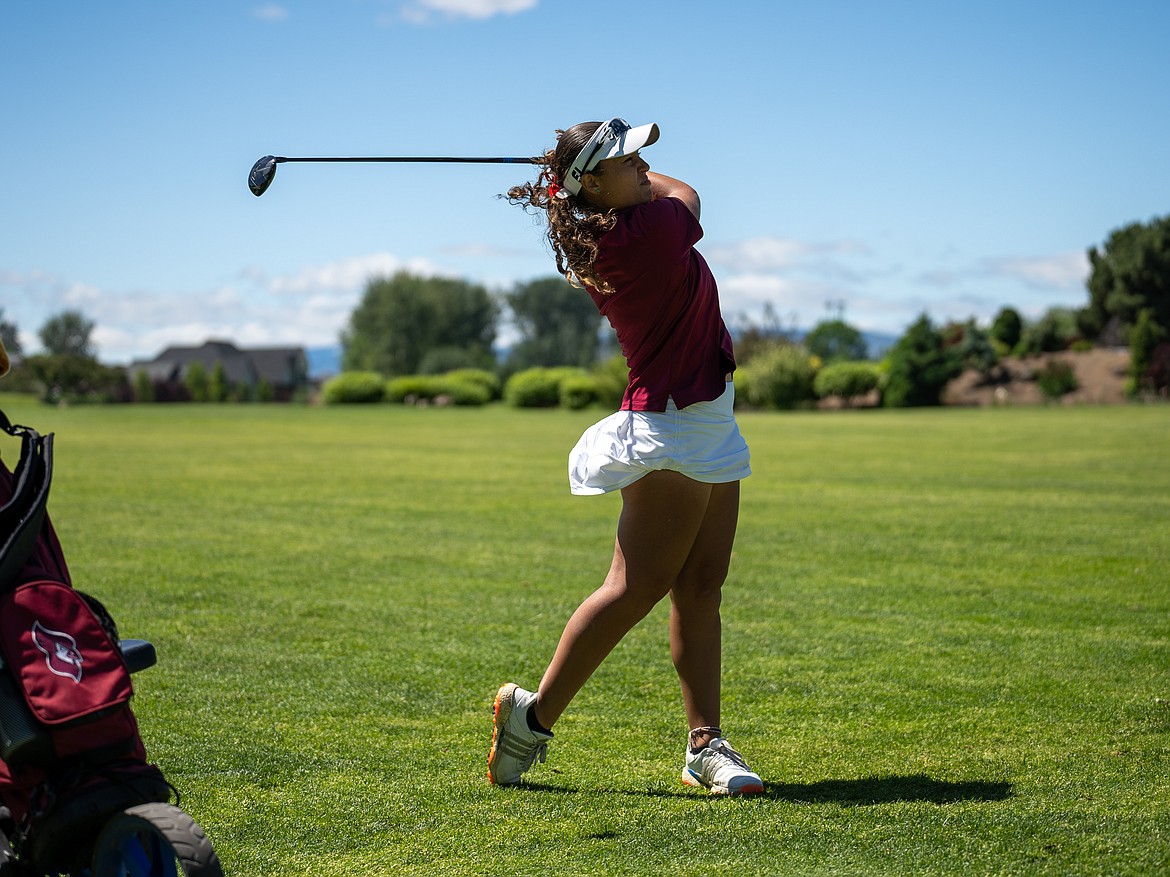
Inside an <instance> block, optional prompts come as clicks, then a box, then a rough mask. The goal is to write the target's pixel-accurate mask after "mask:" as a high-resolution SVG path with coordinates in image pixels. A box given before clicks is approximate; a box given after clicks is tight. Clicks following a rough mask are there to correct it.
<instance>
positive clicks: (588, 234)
mask: <svg viewBox="0 0 1170 877" xmlns="http://www.w3.org/2000/svg"><path fill="white" fill-rule="evenodd" d="M600 127H601V122H582V123H581V124H580V125H574V126H573V127H572V128H569V129H568V130H567V131H557V145H556V146H555V147H554V148H552V149H550V150H549V151H548V152H546V153H545V154H544V170H543V171H542V172H541V174H540V177H539V178H538V179H537V180H536V182H533V183H524V184H522V185H519V186H513V187H512V188H511V189H509V190H508V194H507V195H506V196H504V197H506V198H507V199H508V201H509V202H510V203H512V204H517V205H519V206H521V207H523V208H524V209H525V210H530V209H531V208H540V209H542V210H544V211H545V212H546V214H547V218H548V241H549V243H550V244H551V245H552V250H553V256H554V257H555V258H556V260H557V271H558V272H559V273H560V274H562V275H564V277H565V279H566V280H568V281H569V283H570V284H571V285H572V286H575V287H578V288H580V287H582V286H592V287H593V288H594V289H596V290H598V291H599V292H601V293H604V294H605V295H609V294H610V293H612V292H613V287H611V286H610V285H609V283H608V282H606V280H605V279H604V278H603V277H599V276H598V275H597V274H596V272H595V271H594V268H593V262H594V260H595V259H596V258H597V242H598V241H599V240H601V236H602V235H604V234H605V233H606V232H607V231H609V230H610V229H611V228H613V226H614V223H615V222H617V214H616V213H615V212H614V211H612V210H609V211H601V210H598V209H597V208H596V207H593V206H592V205H590V204H589V203H588V202H587V201H586V200H585V199H584V198H581V197H579V196H578V195H570V194H569V192H568V190H567V189H563V190H562V191H561V195H562V196H563V195H568V196H569V197H567V198H565V197H555V196H553V195H550V194H549V185H550V184H552V183H556V184H557V185H561V186H563V185H564V180H565V177H566V176H568V173H569V167H570V166H571V165H572V164H573V159H574V158H576V157H577V155H578V154H579V153H580V152H581V150H582V149H584V148H585V144H586V143H588V142H589V138H590V137H592V136H593V133H594V132H595V131H596V130H597V129H598V128H600ZM591 173H594V174H600V170H599V169H597V168H594V169H593V170H592V171H591Z"/></svg>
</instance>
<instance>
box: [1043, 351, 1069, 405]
mask: <svg viewBox="0 0 1170 877" xmlns="http://www.w3.org/2000/svg"><path fill="white" fill-rule="evenodd" d="M1036 385H1037V386H1038V387H1039V388H1040V392H1041V393H1043V394H1044V398H1045V399H1049V400H1054V399H1059V398H1060V397H1061V396H1063V395H1064V394H1065V393H1071V392H1072V391H1073V390H1075V389H1076V388H1077V387H1078V386H1079V384H1077V376H1076V372H1074V371H1073V367H1072V366H1071V365H1069V364H1068V363H1067V362H1063V361H1062V360H1058V359H1050V360H1048V362H1047V363H1045V365H1044V368H1042V369H1040V371H1038V372H1037V373H1036Z"/></svg>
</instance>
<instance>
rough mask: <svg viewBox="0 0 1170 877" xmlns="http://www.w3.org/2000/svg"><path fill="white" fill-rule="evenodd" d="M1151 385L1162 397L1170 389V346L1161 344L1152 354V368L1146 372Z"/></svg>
mask: <svg viewBox="0 0 1170 877" xmlns="http://www.w3.org/2000/svg"><path fill="white" fill-rule="evenodd" d="M1146 375H1147V376H1148V377H1149V380H1150V385H1151V386H1152V387H1153V388H1154V390H1155V391H1156V392H1158V393H1160V394H1161V395H1163V396H1164V395H1166V391H1167V390H1168V389H1170V344H1159V345H1158V346H1157V347H1155V348H1154V350H1153V352H1152V353H1151V354H1150V368H1149V371H1147V372H1146Z"/></svg>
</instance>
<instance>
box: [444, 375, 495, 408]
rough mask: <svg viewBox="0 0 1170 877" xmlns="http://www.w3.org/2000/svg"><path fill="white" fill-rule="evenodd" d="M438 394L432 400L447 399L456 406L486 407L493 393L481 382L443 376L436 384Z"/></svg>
mask: <svg viewBox="0 0 1170 877" xmlns="http://www.w3.org/2000/svg"><path fill="white" fill-rule="evenodd" d="M435 389H436V390H437V392H436V393H435V395H434V396H433V397H432V398H435V399H438V398H440V397H443V396H445V397H447V398H448V399H450V400H451V402H452V404H454V405H486V404H487V403H488V402H490V401H491V400H492V392H491V390H489V389H488V388H487V387H485V386H484V385H483V384H482V383H481V382H479V381H474V380H467V379H462V380H460V379H456V378H451V377H450V376H448V375H443V376H442V377H441V378H439V379H438V380H437V381H436V382H435Z"/></svg>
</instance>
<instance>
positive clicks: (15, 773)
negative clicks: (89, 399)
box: [0, 412, 172, 875]
mask: <svg viewBox="0 0 1170 877" xmlns="http://www.w3.org/2000/svg"><path fill="white" fill-rule="evenodd" d="M0 429H3V430H4V431H5V432H7V433H8V434H9V435H12V436H16V437H19V438H20V439H21V457H20V461H19V463H18V464H17V466H16V468H15V470H13V471H11V472H10V471H9V470H8V468H7V467H6V466H5V465H4V464H3V463H0V662H2V665H3V666H2V667H0V801H2V803H3V808H2V809H0V841H5V840H7V841H8V842H9V843H10V844H11V848H9V847H8V843H2V842H0V875H3V874H5V873H7V871H6V865H5V861H6V859H7V860H8V861H9V862H11V861H12V860H13V858H14V857H15V858H16V859H19V861H21V862H22V863H26V864H25V865H22V867H27V866H28V864H31V866H32V868H33V869H38V870H34V871H27V870H26V871H22V872H20V873H56V872H75V873H80V872H81V871H82V870H84V869H85V868H87V867H88V866H89V855H90V853H91V851H92V848H93V842H94V839H95V837H96V836H97V834H98V832H99V831H100V830H101V829H102V827H103V825H104V824H105V822H106V820H107V819H109V818H110V817H111V815H113V814H115V813H117V812H119V811H121V810H124V809H125V808H127V807H133V806H136V805H141V804H146V803H148V802H165V801H169V800H170V797H171V792H172V789H171V787H170V786H169V785H168V784H167V782H166V780H165V779H164V778H163V775H162V773H161V772H160V771H159V770H158V768H157V767H155V766H154V765H152V764H149V763H148V762H147V760H146V751H145V748H144V746H143V743H142V738H141V737H140V736H139V733H138V724H137V721H136V720H135V717H134V713H133V712H132V711H131V710H130V706H129V701H130V697H131V695H132V693H133V688H132V686H131V682H130V672H131V669H132V665H134V664H137V665H138V666H137V667H133V669H139V668H141V667H144V666H150V665H151V664H153V663H154V650H153V647H152V646H150V644H149V643H146V642H143V641H141V640H127V641H125V642H120V641H119V637H118V631H117V626H116V625H115V624H114V621H113V619H112V618H111V617H110V615H109V613H108V612H106V610H105V609H104V607H102V605H101V604H100V603H99V602H98V601H96V600H94V599H93V598H91V597H88V596H86V595H84V594H82V593H80V592H79V591H76V590H74V588H73V587H72V581H71V579H70V576H69V569H68V566H67V565H66V562H65V556H64V553H63V552H62V550H61V545H60V542H59V541H58V539H57V535H56V533H55V532H54V530H53V526H52V523H51V521H50V520H49V517H48V515H47V512H46V503H47V500H48V493H49V486H50V482H51V480H52V468H53V459H52V458H53V436H52V435H48V436H41V435H39V434H38V433H37V432H36V431H34V430H32V429H30V428H28V427H22V426H13V425H12V424H11V423H10V422H9V420H8V418H7V416H5V415H4V413H3V412H0ZM14 873H15V872H14Z"/></svg>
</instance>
